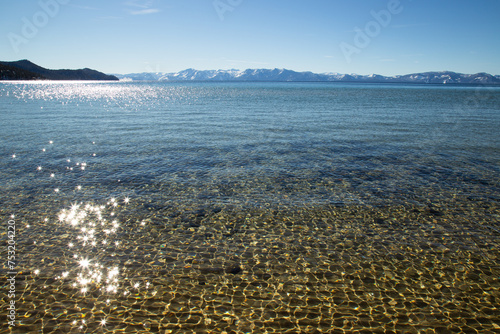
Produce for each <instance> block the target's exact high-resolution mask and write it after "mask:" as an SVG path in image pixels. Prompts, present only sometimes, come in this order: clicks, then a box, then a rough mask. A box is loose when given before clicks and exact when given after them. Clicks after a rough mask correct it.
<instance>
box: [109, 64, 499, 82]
mask: <svg viewBox="0 0 500 334" xmlns="http://www.w3.org/2000/svg"><path fill="white" fill-rule="evenodd" d="M115 76H116V77H118V78H119V79H120V80H127V81H283V82H293V81H297V82H370V83H417V84H468V85H471V84H476V85H477V84H482V85H500V76H499V75H496V76H495V75H491V74H488V73H476V74H463V73H456V72H451V71H443V72H425V73H414V74H407V75H396V76H382V75H377V74H371V75H358V74H340V73H313V72H296V71H292V70H287V69H277V68H275V69H247V70H243V71H240V70H234V69H232V70H201V71H200V70H195V69H192V68H190V69H187V70H183V71H180V72H176V73H160V72H156V73H153V72H144V73H130V74H115Z"/></svg>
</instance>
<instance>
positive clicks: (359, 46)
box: [339, 0, 403, 64]
mask: <svg viewBox="0 0 500 334" xmlns="http://www.w3.org/2000/svg"><path fill="white" fill-rule="evenodd" d="M402 11H403V5H401V1H400V0H390V1H389V2H388V3H387V9H382V10H380V11H378V12H376V11H375V10H372V11H370V14H371V16H372V17H373V20H371V21H368V22H367V23H366V24H365V26H364V28H363V29H361V28H359V27H354V32H355V33H356V34H355V35H354V39H353V43H352V44H349V43H346V42H342V43H340V44H339V47H340V50H342V53H343V54H344V57H345V59H346V61H347V63H348V64H350V63H351V61H352V56H353V55H354V54H359V53H360V52H361V50H363V49H365V48H367V47H368V46H369V45H370V43H371V41H372V40H373V39H374V38H376V37H377V36H378V35H379V34H380V32H381V31H382V28H387V27H388V26H389V24H390V23H391V21H392V18H393V16H394V15H397V14H400V13H401V12H402Z"/></svg>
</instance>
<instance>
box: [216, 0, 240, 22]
mask: <svg viewBox="0 0 500 334" xmlns="http://www.w3.org/2000/svg"><path fill="white" fill-rule="evenodd" d="M242 3H243V0H214V1H213V2H212V5H213V6H214V9H215V11H216V12H217V15H218V16H219V19H220V20H221V21H224V15H226V13H227V12H232V11H233V10H234V9H235V8H236V7H238V6H239V5H241V4H242Z"/></svg>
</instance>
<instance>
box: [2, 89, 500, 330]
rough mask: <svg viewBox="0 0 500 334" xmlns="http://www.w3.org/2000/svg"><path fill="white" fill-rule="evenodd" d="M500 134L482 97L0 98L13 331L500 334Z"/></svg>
mask: <svg viewBox="0 0 500 334" xmlns="http://www.w3.org/2000/svg"><path fill="white" fill-rule="evenodd" d="M499 128H500V88H491V87H445V86H414V85H408V86H399V85H354V84H352V85H345V84H326V83H14V84H12V83H4V84H0V130H1V131H0V143H1V145H0V157H1V158H0V184H1V189H2V190H1V192H0V199H1V201H2V207H1V214H2V221H3V222H5V224H4V225H5V226H7V221H8V220H9V219H10V218H9V217H10V216H11V215H15V218H14V219H13V220H14V221H15V224H16V229H17V230H16V242H17V243H18V247H17V249H16V252H17V253H16V255H17V256H16V257H17V262H16V270H17V271H18V272H19V274H18V275H17V289H18V292H19V293H18V294H16V296H17V297H16V300H17V311H18V313H17V320H16V321H18V323H17V326H16V327H13V328H11V330H12V332H19V333H24V332H26V331H30V330H31V331H38V330H41V329H43V332H47V333H48V332H58V331H61V332H82V331H84V332H102V331H108V330H109V331H114V330H121V329H127V330H129V331H151V332H157V331H162V332H165V331H170V330H171V331H173V332H193V331H194V332H197V333H201V332H207V333H220V332H222V331H226V332H228V333H229V332H231V331H234V332H256V333H258V332H265V331H266V330H267V331H268V332H276V333H283V332H287V331H288V332H297V331H306V332H307V331H309V332H314V331H318V332H329V331H333V332H335V331H338V332H355V331H357V330H366V331H368V332H377V331H379V332H381V331H384V330H388V331H394V332H402V331H410V332H412V331H413V332H418V331H420V332H425V331H431V332H432V331H437V332H438V331H440V332H456V331H459V330H463V331H466V332H467V331H471V332H473V331H474V330H477V331H487V330H489V331H494V330H500V323H499V322H498V319H499V318H500V311H499V310H498V304H499V302H500V294H499V292H498V291H499V287H500V282H499V279H500V263H499V259H500V258H499V252H498V249H499V246H500V245H499V237H500V224H499V220H500V216H499V198H500V197H499V196H500V192H499V186H500V183H499V180H500V176H499V175H500V173H499V169H500V136H499V134H498V129H499ZM2 233H3V234H4V235H6V236H7V228H5V231H3V232H2ZM6 238H7V237H6ZM70 246H71V247H70ZM89 263H90V264H89ZM106 277H107V278H106ZM106 280H108V282H106ZM21 291H22V293H21ZM50 296H52V297H50ZM3 299H5V301H6V302H9V299H8V298H7V296H6V295H5V296H4V297H3ZM103 320H105V321H104V322H105V323H103Z"/></svg>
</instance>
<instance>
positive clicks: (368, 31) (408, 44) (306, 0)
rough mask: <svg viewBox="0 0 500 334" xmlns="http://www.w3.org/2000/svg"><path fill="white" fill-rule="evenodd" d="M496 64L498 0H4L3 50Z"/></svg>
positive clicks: (79, 57)
mask: <svg viewBox="0 0 500 334" xmlns="http://www.w3.org/2000/svg"><path fill="white" fill-rule="evenodd" d="M19 59H29V60H31V61H33V62H35V63H37V64H39V65H41V66H44V67H48V68H53V69H57V68H70V69H75V68H83V67H89V68H93V69H96V70H99V71H102V72H105V73H122V74H125V73H136V72H176V71H180V70H183V69H186V68H195V69H200V70H204V69H231V68H235V69H247V68H287V69H291V70H295V71H312V72H338V73H358V74H371V73H376V74H382V75H395V74H408V73H414V72H425V71H441V70H451V71H456V72H462V73H477V72H488V73H491V74H496V75H500V0H478V1H472V0H470V1H468V0H440V1H436V0H122V1H119V0H22V1H19V0H0V60H6V61H12V60H19Z"/></svg>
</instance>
